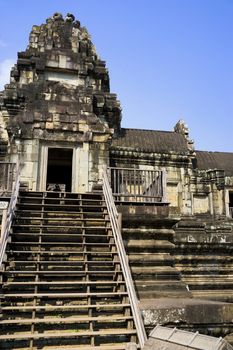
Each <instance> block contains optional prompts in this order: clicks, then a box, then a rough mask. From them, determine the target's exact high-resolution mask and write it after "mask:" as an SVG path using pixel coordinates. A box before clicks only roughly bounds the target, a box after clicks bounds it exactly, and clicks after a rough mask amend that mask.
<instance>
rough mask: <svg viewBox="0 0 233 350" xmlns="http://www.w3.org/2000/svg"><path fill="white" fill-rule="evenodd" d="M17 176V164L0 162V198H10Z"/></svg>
mask: <svg viewBox="0 0 233 350" xmlns="http://www.w3.org/2000/svg"><path fill="white" fill-rule="evenodd" d="M16 176H17V164H16V163H12V162H2V161H1V162H0V197H10V196H11V193H12V190H13V185H14V182H15V181H16Z"/></svg>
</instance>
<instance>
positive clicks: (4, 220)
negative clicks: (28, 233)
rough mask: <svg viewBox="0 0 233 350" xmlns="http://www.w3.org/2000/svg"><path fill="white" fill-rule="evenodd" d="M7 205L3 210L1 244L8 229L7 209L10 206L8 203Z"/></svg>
mask: <svg viewBox="0 0 233 350" xmlns="http://www.w3.org/2000/svg"><path fill="white" fill-rule="evenodd" d="M5 203H6V207H4V208H3V209H2V223H1V237H0V238H1V239H0V242H1V241H2V239H3V234H4V232H5V229H6V219H7V208H8V204H7V202H5Z"/></svg>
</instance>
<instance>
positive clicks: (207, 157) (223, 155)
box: [196, 151, 233, 176]
mask: <svg viewBox="0 0 233 350" xmlns="http://www.w3.org/2000/svg"><path fill="white" fill-rule="evenodd" d="M196 158H197V168H198V169H200V170H209V169H219V170H224V171H225V174H226V175H227V176H233V153H230V152H207V151H196Z"/></svg>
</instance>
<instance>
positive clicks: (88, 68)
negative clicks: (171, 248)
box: [0, 13, 121, 192]
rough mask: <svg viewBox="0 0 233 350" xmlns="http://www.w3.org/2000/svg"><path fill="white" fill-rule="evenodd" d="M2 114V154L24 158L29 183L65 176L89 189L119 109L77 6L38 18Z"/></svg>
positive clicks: (63, 180) (1, 101)
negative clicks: (77, 16)
mask: <svg viewBox="0 0 233 350" xmlns="http://www.w3.org/2000/svg"><path fill="white" fill-rule="evenodd" d="M0 118H1V121H2V122H1V125H2V126H1V130H0V132H1V135H2V136H1V140H2V142H1V145H0V147H1V150H2V154H3V155H4V158H5V159H7V157H8V160H11V161H15V160H16V159H17V158H18V159H19V161H20V164H21V180H22V181H23V182H25V183H26V185H27V186H28V188H29V189H32V190H45V189H46V188H47V187H48V186H50V185H52V184H54V183H60V184H62V185H63V186H65V189H66V190H68V191H73V192H76V191H81V192H85V191H87V190H90V189H91V187H92V185H93V183H95V182H97V181H98V179H99V176H100V172H101V169H102V166H103V165H104V164H108V154H109V152H108V149H109V142H110V140H111V138H112V137H114V135H117V133H118V132H119V130H120V120H121V109H120V104H119V102H118V101H117V98H116V95H115V94H112V93H110V88H109V74H108V71H107V69H106V66H105V62H104V61H102V60H101V59H100V58H99V56H98V55H97V53H96V50H95V47H94V45H93V44H92V42H91V39H90V36H89V34H88V32H87V30H86V28H85V27H82V26H81V25H80V22H79V21H75V17H74V16H73V15H72V14H67V16H66V17H65V18H63V17H62V15H61V14H59V13H55V14H54V15H53V16H52V17H50V18H48V19H47V21H46V24H42V25H40V26H33V28H32V31H31V34H30V39H29V45H28V47H27V49H26V50H25V51H23V52H19V53H18V61H17V64H16V65H15V66H14V67H13V68H12V71H11V81H10V84H8V85H6V87H5V90H4V92H3V94H2V95H1V96H0ZM3 136H4V137H3ZM7 144H8V147H7ZM7 154H8V155H9V156H8V155H7ZM61 174H63V175H61Z"/></svg>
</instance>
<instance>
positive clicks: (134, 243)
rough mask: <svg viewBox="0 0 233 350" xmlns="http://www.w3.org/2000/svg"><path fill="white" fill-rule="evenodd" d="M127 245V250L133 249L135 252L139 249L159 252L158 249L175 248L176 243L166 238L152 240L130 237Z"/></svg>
mask: <svg viewBox="0 0 233 350" xmlns="http://www.w3.org/2000/svg"><path fill="white" fill-rule="evenodd" d="M125 247H126V250H127V251H130V252H131V251H133V252H134V253H136V252H138V251H142V252H150V251H153V252H157V251H158V250H160V251H163V250H164V252H166V251H167V250H168V251H170V250H173V249H174V248H175V245H174V244H173V243H171V242H169V241H166V240H152V239H150V240H149V239H148V240H146V239H137V240H135V239H130V240H129V241H126V242H125Z"/></svg>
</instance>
